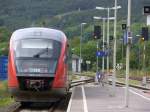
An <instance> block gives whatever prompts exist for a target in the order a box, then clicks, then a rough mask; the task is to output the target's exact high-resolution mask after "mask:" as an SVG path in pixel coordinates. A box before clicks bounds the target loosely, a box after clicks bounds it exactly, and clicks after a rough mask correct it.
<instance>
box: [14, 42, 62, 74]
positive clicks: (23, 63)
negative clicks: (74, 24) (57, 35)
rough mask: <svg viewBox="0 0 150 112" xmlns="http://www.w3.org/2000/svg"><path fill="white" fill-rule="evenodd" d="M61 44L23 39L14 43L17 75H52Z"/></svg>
mask: <svg viewBox="0 0 150 112" xmlns="http://www.w3.org/2000/svg"><path fill="white" fill-rule="evenodd" d="M60 50H61V43H60V42H58V41H55V40H50V39H24V40H18V41H16V42H15V43H14V53H15V63H16V69H17V73H18V75H24V74H29V75H31V76H32V75H36V76H37V75H39V76H40V75H41V74H42V76H43V75H45V76H47V75H49V74H51V75H54V73H55V70H56V66H57V62H58V58H59V55H60Z"/></svg>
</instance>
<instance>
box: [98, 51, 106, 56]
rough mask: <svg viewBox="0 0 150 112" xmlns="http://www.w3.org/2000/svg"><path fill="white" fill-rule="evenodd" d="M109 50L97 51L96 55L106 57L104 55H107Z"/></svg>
mask: <svg viewBox="0 0 150 112" xmlns="http://www.w3.org/2000/svg"><path fill="white" fill-rule="evenodd" d="M107 54H108V53H107V52H106V51H97V52H96V56H98V57H104V56H107Z"/></svg>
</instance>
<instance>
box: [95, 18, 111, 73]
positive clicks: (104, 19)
mask: <svg viewBox="0 0 150 112" xmlns="http://www.w3.org/2000/svg"><path fill="white" fill-rule="evenodd" d="M93 18H94V19H97V20H103V46H102V48H103V52H104V50H105V49H104V42H105V21H106V20H107V19H109V20H114V17H109V18H102V17H97V16H94V17H93ZM97 46H98V44H97ZM102 72H104V57H103V58H102Z"/></svg>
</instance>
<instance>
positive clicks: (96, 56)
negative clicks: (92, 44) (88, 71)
mask: <svg viewBox="0 0 150 112" xmlns="http://www.w3.org/2000/svg"><path fill="white" fill-rule="evenodd" d="M96 47H97V52H98V40H97V46H96ZM96 67H97V68H96V72H98V55H97V56H96Z"/></svg>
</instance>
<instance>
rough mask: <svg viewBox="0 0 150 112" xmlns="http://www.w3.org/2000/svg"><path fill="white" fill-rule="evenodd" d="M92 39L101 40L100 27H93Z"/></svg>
mask: <svg viewBox="0 0 150 112" xmlns="http://www.w3.org/2000/svg"><path fill="white" fill-rule="evenodd" d="M94 38H95V39H100V38H101V26H94Z"/></svg>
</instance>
